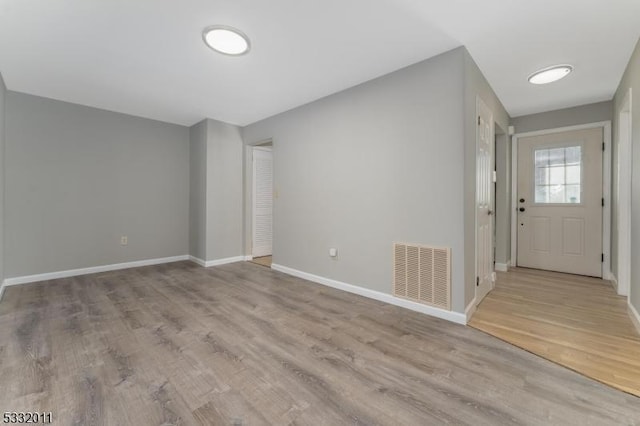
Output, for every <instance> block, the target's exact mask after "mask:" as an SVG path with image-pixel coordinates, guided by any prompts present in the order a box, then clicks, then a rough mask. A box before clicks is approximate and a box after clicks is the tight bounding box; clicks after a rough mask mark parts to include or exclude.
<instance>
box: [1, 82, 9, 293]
mask: <svg viewBox="0 0 640 426" xmlns="http://www.w3.org/2000/svg"><path fill="white" fill-rule="evenodd" d="M6 97H7V87H6V86H5V85H4V80H3V79H2V73H0V286H2V282H3V280H4V277H5V274H4V167H5V165H4V155H5V154H4V153H5V111H6V109H5V99H6ZM0 295H1V294H0Z"/></svg>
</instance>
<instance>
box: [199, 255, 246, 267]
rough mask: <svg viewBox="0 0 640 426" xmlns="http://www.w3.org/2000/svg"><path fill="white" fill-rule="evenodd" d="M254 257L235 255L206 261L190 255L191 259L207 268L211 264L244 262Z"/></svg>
mask: <svg viewBox="0 0 640 426" xmlns="http://www.w3.org/2000/svg"><path fill="white" fill-rule="evenodd" d="M251 259H252V257H251V256H234V257H227V258H224V259H216V260H207V261H204V260H202V259H200V258H197V257H195V256H189V260H190V261H192V262H194V263H197V264H198V265H200V266H204V267H205V268H209V267H211V266H220V265H226V264H227V263H235V262H243V261H246V260H251Z"/></svg>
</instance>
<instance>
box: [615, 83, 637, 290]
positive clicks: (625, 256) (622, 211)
mask: <svg viewBox="0 0 640 426" xmlns="http://www.w3.org/2000/svg"><path fill="white" fill-rule="evenodd" d="M631 99H632V98H631V88H629V90H628V91H627V93H626V94H625V96H624V99H623V100H622V107H621V108H620V114H619V116H618V117H617V118H618V132H617V139H618V186H617V188H616V189H617V195H618V209H617V210H618V212H617V213H618V218H617V219H618V265H617V266H618V269H617V276H616V277H612V278H613V280H614V282H616V287H617V292H618V294H619V295H621V296H629V287H630V280H631V173H632V172H631V171H632V167H633V155H632V154H633V144H632V143H631V141H632V133H631V132H632V129H633V125H632V115H631V114H632V111H631V105H632V102H631ZM623 114H626V115H627V119H626V120H623V119H622V115H623ZM624 121H626V122H627V126H626V127H627V129H626V132H623V131H622V130H623V129H622V125H623V124H624ZM621 153H622V154H623V155H620V154H621Z"/></svg>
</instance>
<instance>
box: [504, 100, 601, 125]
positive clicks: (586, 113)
mask: <svg viewBox="0 0 640 426" xmlns="http://www.w3.org/2000/svg"><path fill="white" fill-rule="evenodd" d="M612 117H613V103H612V102H611V101H608V102H598V103H595V104H588V105H582V106H577V107H573V108H564V109H558V110H555V111H547V112H541V113H539V114H531V115H522V116H520V117H514V118H512V119H511V125H512V126H514V127H515V132H516V133H525V132H533V131H536V130H546V129H555V128H557V127H567V126H576V125H578V124H587V123H597V122H599V121H608V120H611V119H612Z"/></svg>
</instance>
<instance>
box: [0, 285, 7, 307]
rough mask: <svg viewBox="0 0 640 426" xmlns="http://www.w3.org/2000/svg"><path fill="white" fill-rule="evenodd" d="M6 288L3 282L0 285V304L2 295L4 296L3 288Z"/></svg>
mask: <svg viewBox="0 0 640 426" xmlns="http://www.w3.org/2000/svg"><path fill="white" fill-rule="evenodd" d="M6 286H7V284H6V282H5V281H4V280H3V281H2V284H0V302H2V295H3V294H4V288H5V287H6Z"/></svg>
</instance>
